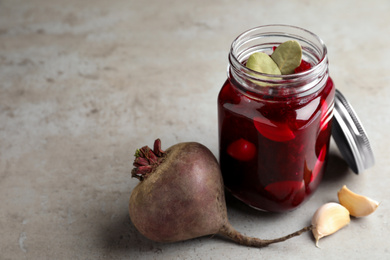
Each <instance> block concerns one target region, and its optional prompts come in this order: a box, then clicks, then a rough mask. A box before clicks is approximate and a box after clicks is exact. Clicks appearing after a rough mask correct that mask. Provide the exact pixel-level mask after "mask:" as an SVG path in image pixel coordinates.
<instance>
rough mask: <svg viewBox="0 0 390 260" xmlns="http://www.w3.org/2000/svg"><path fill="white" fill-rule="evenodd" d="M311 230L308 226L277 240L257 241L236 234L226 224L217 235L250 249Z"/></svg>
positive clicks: (254, 238) (311, 227)
mask: <svg viewBox="0 0 390 260" xmlns="http://www.w3.org/2000/svg"><path fill="white" fill-rule="evenodd" d="M312 229H313V226H312V225H310V226H307V227H304V228H302V229H301V230H298V231H296V232H294V233H291V234H289V235H286V236H283V237H279V238H275V239H259V238H256V237H248V236H245V235H243V234H241V233H240V232H238V231H237V230H236V229H234V228H233V227H232V225H230V224H229V223H227V224H226V225H224V226H223V227H222V228H221V229H220V230H219V232H218V234H220V235H222V236H224V237H227V238H229V239H231V240H232V241H234V242H236V243H238V244H240V245H244V246H250V247H265V246H268V245H270V244H274V243H279V242H283V241H286V240H287V239H290V238H293V237H296V236H299V235H301V234H302V233H304V232H307V231H310V230H312Z"/></svg>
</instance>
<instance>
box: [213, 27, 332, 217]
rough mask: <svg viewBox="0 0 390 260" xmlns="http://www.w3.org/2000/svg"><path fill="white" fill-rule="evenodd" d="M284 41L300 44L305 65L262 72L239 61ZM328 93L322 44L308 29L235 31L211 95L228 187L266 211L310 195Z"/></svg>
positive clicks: (326, 124) (322, 151) (327, 116)
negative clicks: (220, 81)
mask: <svg viewBox="0 0 390 260" xmlns="http://www.w3.org/2000/svg"><path fill="white" fill-rule="evenodd" d="M288 40H296V41H298V42H299V43H300V45H301V46H302V60H304V61H306V62H308V63H310V64H311V68H310V69H309V70H306V71H303V72H298V73H294V74H290V75H268V74H263V73H258V72H254V71H252V70H250V69H248V68H246V67H245V63H246V61H247V59H248V58H249V56H250V55H251V54H252V53H254V52H259V51H260V52H265V53H267V54H271V53H272V52H273V48H274V47H276V46H278V45H279V44H281V43H283V42H285V41H288ZM334 95H335V87H334V85H333V82H332V80H331V78H330V77H329V74H328V57H327V50H326V46H325V45H324V43H323V42H322V40H321V39H320V38H319V37H317V36H316V35H315V34H313V33H311V32H309V31H307V30H304V29H301V28H298V27H293V26H287V25H268V26H261V27H256V28H254V29H251V30H249V31H246V32H244V33H243V34H241V35H240V36H238V37H237V38H236V39H235V40H234V41H233V43H232V46H231V50H230V53H229V66H228V79H227V80H226V82H225V83H224V85H223V87H222V89H221V91H220V93H219V95H218V121H219V156H220V165H221V170H222V175H223V178H224V183H225V186H226V188H227V190H228V191H230V192H231V193H232V194H233V195H234V196H235V197H237V198H238V199H240V200H241V201H243V202H245V203H246V204H248V205H250V206H252V207H254V208H257V209H261V210H265V211H272V212H283V211H288V210H292V209H294V208H296V207H297V206H299V205H300V204H301V203H302V202H304V201H305V200H306V199H307V198H308V197H310V195H311V194H312V193H313V192H314V191H315V190H316V188H317V187H318V185H319V183H320V181H321V179H322V175H323V173H324V171H325V166H326V163H327V157H328V148H329V141H330V136H331V122H332V120H331V119H332V116H333V107H334Z"/></svg>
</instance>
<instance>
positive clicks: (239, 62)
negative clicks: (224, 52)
mask: <svg viewBox="0 0 390 260" xmlns="http://www.w3.org/2000/svg"><path fill="white" fill-rule="evenodd" d="M286 38H288V39H294V40H297V41H298V42H300V43H301V45H302V52H303V54H305V55H306V56H307V57H310V58H311V59H312V60H313V64H312V67H311V68H310V69H309V70H306V71H303V72H298V73H294V74H287V75H271V74H266V73H261V72H257V71H254V70H251V69H249V68H247V67H246V66H245V65H244V61H245V59H247V58H248V56H249V55H250V54H251V53H253V52H255V51H254V50H255V49H258V48H260V47H261V46H262V45H264V46H265V45H267V44H268V45H267V47H268V48H270V46H271V45H272V44H274V46H275V45H276V44H280V43H282V42H281V39H286ZM272 39H273V40H274V41H272ZM277 39H278V40H277ZM259 42H261V43H259ZM248 46H249V47H248ZM230 70H233V72H234V73H235V74H236V75H237V74H242V75H243V77H245V78H246V79H247V80H249V81H250V82H252V83H253V82H258V83H259V84H258V85H263V86H262V87H261V88H264V84H266V85H267V86H269V87H271V88H275V87H285V86H286V85H287V84H288V85H289V86H290V87H291V86H300V87H295V88H294V93H295V94H296V93H297V90H298V92H305V91H307V90H308V89H311V88H312V87H314V85H315V84H314V85H313V84H309V85H306V86H303V85H302V84H299V82H307V81H310V79H312V78H313V79H315V78H316V77H318V75H323V74H327V73H326V72H327V70H328V58H327V48H326V45H325V44H324V42H323V40H322V39H321V38H320V37H318V36H317V35H316V34H314V33H312V32H310V31H308V30H306V29H303V28H301V27H297V26H292V25H285V24H269V25H262V26H257V27H254V28H251V29H249V30H247V31H245V32H243V33H241V34H240V35H238V36H237V37H236V38H235V39H234V41H233V42H232V44H231V48H230V53H229V69H228V72H229V71H230ZM228 76H229V75H228ZM233 76H234V75H233ZM252 85H253V84H252ZM257 89H259V88H257Z"/></svg>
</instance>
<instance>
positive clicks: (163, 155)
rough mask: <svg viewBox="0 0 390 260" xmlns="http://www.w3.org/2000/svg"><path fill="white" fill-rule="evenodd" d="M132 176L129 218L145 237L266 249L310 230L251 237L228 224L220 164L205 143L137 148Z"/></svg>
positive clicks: (154, 239) (157, 143)
mask: <svg viewBox="0 0 390 260" xmlns="http://www.w3.org/2000/svg"><path fill="white" fill-rule="evenodd" d="M134 166H135V167H136V168H134V169H133V171H132V176H133V177H136V178H138V179H139V180H140V181H141V182H140V183H139V184H138V185H137V186H136V187H135V188H134V190H133V191H132V193H131V197H130V202H129V213H130V218H131V220H132V222H133V224H134V226H135V227H136V228H137V229H138V231H139V232H140V233H142V234H143V235H144V236H145V237H147V238H149V239H151V240H153V241H157V242H176V241H182V240H187V239H191V238H196V237H201V236H206V235H215V234H219V235H222V236H225V237H228V238H230V239H231V240H233V241H235V242H237V243H239V244H242V245H246V246H254V247H263V246H267V245H269V244H272V243H276V242H281V241H284V240H287V239H289V238H291V237H294V236H298V235H300V234H301V233H303V232H305V231H308V230H311V226H309V227H306V228H303V229H301V230H299V231H297V232H294V233H292V234H290V235H288V236H285V237H281V238H278V239H272V240H261V239H258V238H252V237H247V236H245V235H242V234H240V233H239V232H237V231H236V230H235V229H234V228H233V227H232V226H231V224H230V223H229V221H228V217H227V210H226V202H225V194H224V186H223V180H222V175H221V172H220V168H219V164H218V162H217V160H216V158H215V156H214V155H213V154H212V153H211V151H210V150H209V149H208V148H206V147H205V146H203V145H202V144H199V143H195V142H189V143H179V144H176V145H174V146H172V147H170V148H169V149H168V150H166V151H165V152H164V151H162V150H161V142H160V140H159V139H157V140H156V141H155V145H154V149H153V150H151V149H150V148H148V147H147V146H145V147H143V148H141V149H139V150H137V152H136V159H135V161H134Z"/></svg>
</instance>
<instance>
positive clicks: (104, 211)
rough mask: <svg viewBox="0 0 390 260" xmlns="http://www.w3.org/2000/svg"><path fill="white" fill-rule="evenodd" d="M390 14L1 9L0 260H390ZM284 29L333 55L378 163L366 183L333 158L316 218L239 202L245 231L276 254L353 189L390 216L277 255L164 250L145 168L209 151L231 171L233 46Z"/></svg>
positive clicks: (310, 7)
mask: <svg viewBox="0 0 390 260" xmlns="http://www.w3.org/2000/svg"><path fill="white" fill-rule="evenodd" d="M389 13H390V2H389V1H380V0H373V1H361V0H358V1H352V0H349V1H334V0H329V1H326V2H324V1H305V0H301V1H298V0H297V1H262V0H258V1H249V0H244V1H233V0H217V1H204V0H202V1H188V2H187V1H179V0H176V1H158V0H145V1H135V0H130V1H129V0H112V1H102V0H94V1H92V0H84V1H78V0H69V1H65V0H63V1H60V0H52V1H49V0H31V1H21V0H0V198H1V202H0V234H1V235H0V259H242V258H247V259H260V258H264V259H268V258H271V259H285V258H286V257H287V256H288V257H289V258H291V259H316V258H317V259H318V258H319V259H324V258H325V257H326V258H327V259H328V258H329V259H330V258H331V259H345V258H346V257H348V258H350V259H368V258H370V259H371V258H372V259H388V258H390V252H389V249H388V241H389V239H390V235H389V234H390V227H389V215H390V208H389V203H388V202H389V198H390V193H389V188H388V185H389V181H388V176H389V175H390V172H389V167H388V165H387V163H388V162H389V161H390V157H389V148H388V147H389V146H390V142H389V140H388V129H389V127H390V119H389V115H390V112H389V111H390V105H389V104H390V102H389V100H390V86H389V82H390V76H389V75H390V74H389V72H388V70H389V68H390V48H388V46H390V35H389V33H388V29H389V27H388V26H389V24H390V16H389V15H388V14H389ZM270 23H286V24H292V25H297V26H301V27H304V28H307V29H309V30H311V31H313V32H315V33H316V34H318V35H320V36H321V37H322V38H323V40H324V41H325V43H326V45H327V46H328V51H329V59H330V71H331V75H332V77H333V79H334V81H335V84H336V86H337V87H338V88H339V89H340V90H341V91H343V93H344V94H345V95H346V96H347V97H348V99H349V101H350V102H351V103H352V104H353V105H354V107H355V110H356V111H357V112H358V114H359V116H360V118H361V120H362V122H363V123H364V125H365V128H366V130H367V132H368V133H369V137H370V139H371V142H372V146H373V149H374V152H375V155H376V165H375V166H374V167H373V168H371V169H369V170H367V171H366V172H365V173H364V174H361V175H359V176H356V175H354V174H353V173H352V171H350V170H349V169H348V168H347V166H346V164H345V163H344V162H343V161H342V160H341V159H340V156H339V154H338V152H337V149H335V146H334V145H333V150H332V153H331V160H330V163H329V168H328V171H327V175H326V176H325V179H324V181H323V183H322V185H321V187H320V189H319V190H318V191H317V193H316V194H315V195H314V196H313V197H312V198H311V199H310V201H308V202H307V203H306V204H305V205H303V206H302V207H300V208H299V209H297V210H295V211H293V212H290V213H286V214H267V213H262V212H257V211H255V210H253V209H250V208H248V207H246V206H244V205H242V204H241V203H239V202H237V201H235V200H233V199H232V198H230V197H229V196H228V208H229V209H228V211H229V212H228V213H229V218H230V220H231V222H232V224H233V226H235V227H236V228H237V229H238V230H240V231H242V232H243V233H246V234H248V235H251V236H258V237H262V238H272V237H278V236H281V235H284V234H286V233H289V232H292V231H295V230H297V229H300V228H301V227H303V226H305V225H307V224H308V223H309V221H310V218H311V216H312V214H313V213H314V211H315V210H316V208H317V207H319V206H320V205H322V204H323V203H325V202H329V201H335V200H337V197H336V192H337V190H338V189H339V188H340V187H341V186H342V185H343V184H347V185H348V187H350V188H351V189H352V190H354V191H356V192H359V193H363V194H365V195H368V196H370V197H373V198H375V199H377V200H379V201H381V202H382V204H381V206H380V207H379V209H378V211H377V212H375V214H374V215H372V216H370V217H368V218H364V219H353V220H352V222H351V224H350V225H349V226H348V227H346V228H345V229H343V230H342V231H340V232H338V233H336V234H335V235H333V236H331V237H328V238H324V239H323V240H321V242H320V244H321V246H322V249H318V248H316V247H315V246H314V241H313V238H312V236H311V235H310V234H305V235H303V236H301V237H299V238H294V239H293V240H290V241H288V242H285V243H282V244H278V245H272V246H270V247H267V248H264V249H261V250H259V249H253V248H249V249H248V248H245V247H241V246H237V245H235V244H232V243H230V242H228V241H225V240H223V239H220V238H217V237H213V238H207V237H206V238H199V239H194V240H191V241H185V242H180V243H175V244H158V243H154V242H151V241H148V240H147V239H145V238H143V237H142V236H141V235H140V234H139V233H138V232H137V231H136V230H135V228H134V227H133V225H132V224H131V222H130V220H129V217H128V213H127V203H128V198H129V196H130V192H131V190H132V188H133V187H134V186H135V185H136V184H137V180H135V179H131V178H130V171H131V168H132V160H133V152H134V150H135V149H136V148H138V147H141V146H143V145H146V144H147V145H152V143H153V140H154V139H155V138H156V137H160V138H161V139H162V143H163V147H169V146H171V145H172V144H174V143H177V142H181V141H198V142H201V143H203V144H204V145H206V146H207V147H209V148H210V149H211V150H212V151H213V153H214V154H216V155H217V145H218V144H217V113H216V97H217V94H218V91H219V89H220V87H221V86H222V83H223V81H224V80H225V77H226V66H227V54H228V51H229V47H230V43H231V42H232V40H233V39H234V38H235V37H236V36H237V35H238V34H239V33H241V32H243V31H244V30H246V29H249V28H252V27H255V26H258V25H263V24H270Z"/></svg>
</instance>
